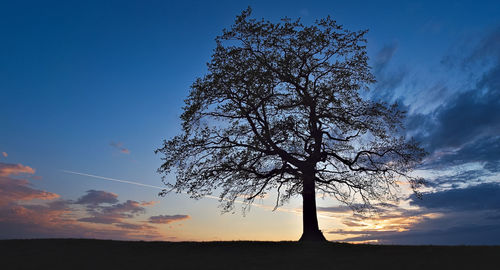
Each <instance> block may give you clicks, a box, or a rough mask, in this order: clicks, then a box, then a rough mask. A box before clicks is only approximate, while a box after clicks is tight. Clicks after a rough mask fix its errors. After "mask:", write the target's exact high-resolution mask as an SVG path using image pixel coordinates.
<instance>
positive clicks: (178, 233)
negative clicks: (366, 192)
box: [0, 1, 500, 245]
mask: <svg viewBox="0 0 500 270" xmlns="http://www.w3.org/2000/svg"><path fill="white" fill-rule="evenodd" d="M248 6H251V7H252V10H253V11H252V15H251V17H252V18H255V19H261V18H264V19H266V20H270V21H272V22H277V21H278V20H279V19H280V18H284V17H289V18H292V19H294V18H299V17H300V18H301V21H302V22H303V23H304V24H306V25H310V24H312V23H313V22H314V21H315V20H317V19H321V18H324V17H326V16H328V15H330V16H332V18H333V19H335V20H336V21H337V22H338V23H339V24H341V25H343V26H344V27H345V28H346V29H348V30H351V31H358V30H363V29H369V32H368V34H367V36H366V37H367V52H368V56H369V64H370V66H371V68H372V73H373V74H374V75H375V78H376V80H377V82H376V83H374V84H372V85H371V87H370V91H369V92H365V93H364V96H365V98H367V99H371V100H381V101H386V102H389V103H397V104H398V106H400V108H403V109H405V110H406V111H407V112H408V115H407V119H406V122H405V124H406V127H407V130H406V135H407V136H411V137H414V138H415V139H417V140H418V141H420V142H421V143H422V145H423V146H424V148H425V150H426V151H427V152H428V153H429V155H428V156H427V158H426V159H425V161H424V163H423V164H422V166H420V167H419V168H418V169H417V170H416V171H415V174H416V175H417V176H421V177H424V178H425V179H426V180H427V185H426V187H425V188H424V189H423V192H424V197H423V199H422V200H420V199H418V198H416V196H415V195H414V194H412V193H411V192H410V190H409V188H408V186H405V185H402V186H401V194H402V196H403V199H402V200H401V201H400V202H399V204H378V205H374V206H375V210H376V211H378V212H376V213H373V214H372V215H370V214H368V215H366V216H360V215H359V214H356V213H353V211H352V210H351V209H350V208H349V207H346V206H345V205H342V204H341V203H339V202H338V201H336V200H334V199H333V198H321V197H319V196H318V197H317V202H316V203H317V213H318V220H319V226H320V229H321V230H322V231H323V233H324V235H325V237H326V238H327V239H328V240H330V241H339V242H348V243H375V244H401V245H408V244H411V245H427V244H431V245H462V244H465V245H500V113H498V112H499V111H500V102H499V100H500V20H499V19H498V14H500V3H494V2H493V1H491V2H490V1H484V2H482V3H481V4H478V3H476V2H473V1H461V2H455V1H453V2H452V1H449V2H446V3H444V2H439V3H434V2H431V1H419V2H412V3H401V2H400V1H384V2H380V3H363V1H342V2H339V3H323V1H312V2H308V3H307V4H306V3H302V2H299V1H275V2H272V3H266V2H264V1H245V2H242V1H238V2H233V1H223V2H216V3H208V2H204V1H189V2H183V3H169V2H161V1H159V2H155V1H153V2H148V3H147V4H144V3H140V2H134V1H120V2H117V1H106V2H104V3H103V2H101V1H88V2H87V1H86V2H84V3H83V2H82V3H71V4H70V3H66V2H63V1H48V2H43V3H41V2H36V1H27V2H10V3H2V4H0V15H1V16H0V25H2V26H3V27H1V28H0V33H1V34H2V36H3V37H4V42H3V43H2V44H0V59H2V61H1V63H2V64H1V65H0V91H1V96H2V103H1V104H2V106H0V115H1V118H0V121H1V123H2V132H0V239H25V238H59V237H63V238H96V239H114V240H144V241H233V240H234V241H236V240H245V241H246V240H248V241H295V240H297V239H299V237H300V233H301V229H302V224H301V221H302V217H301V213H302V210H301V200H300V199H299V198H294V199H292V200H291V201H290V203H289V204H286V205H284V206H283V207H280V208H278V209H276V210H275V211H273V207H274V200H275V194H274V193H273V192H271V193H270V194H268V195H267V196H266V197H265V198H262V199H259V200H256V202H255V204H254V205H253V206H252V208H251V211H249V212H245V213H244V214H242V210H241V207H240V206H241V205H242V204H244V202H243V201H237V202H236V205H235V208H234V211H233V213H226V214H221V209H220V208H219V207H218V206H219V202H218V194H217V193H214V194H212V195H207V196H205V197H203V198H201V199H199V200H194V199H191V198H189V195H187V194H184V193H174V192H171V193H169V194H167V195H166V196H164V197H161V196H158V193H159V192H160V191H161V190H162V189H164V188H166V186H165V185H164V184H163V183H162V180H161V175H160V174H158V173H157V172H156V170H157V169H158V168H159V167H160V166H161V159H160V158H161V156H160V155H156V154H154V150H155V149H157V148H159V147H161V144H162V141H163V140H164V139H167V140H168V139H169V138H171V137H173V136H175V135H177V134H180V132H181V121H180V119H179V116H180V114H181V113H182V106H183V105H184V99H185V98H186V97H187V95H188V94H189V89H190V85H191V84H192V83H193V82H194V81H195V79H196V78H198V77H201V76H203V75H205V74H206V73H207V67H206V63H207V62H209V61H210V58H211V55H212V53H213V49H214V48H215V46H216V43H215V40H214V39H215V37H216V36H218V35H220V34H222V31H223V29H225V28H229V27H230V26H231V25H232V24H233V23H234V19H235V17H236V16H237V15H239V14H240V13H241V12H242V11H243V10H245V9H246V8H247V7H248ZM166 180H167V181H170V182H171V181H173V180H174V176H173V175H169V176H168V177H167V178H166Z"/></svg>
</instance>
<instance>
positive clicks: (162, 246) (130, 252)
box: [0, 239, 500, 270]
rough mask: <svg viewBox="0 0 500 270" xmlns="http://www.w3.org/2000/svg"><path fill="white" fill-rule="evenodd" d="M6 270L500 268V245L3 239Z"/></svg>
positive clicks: (0, 249)
mask: <svg viewBox="0 0 500 270" xmlns="http://www.w3.org/2000/svg"><path fill="white" fill-rule="evenodd" d="M0 269H2V270H3V269H5V270H7V269H71V270H72V269H146V270H150V269H302V270H309V269H420V270H428V269H500V246H490V247H488V246H486V247H481V246H382V245H351V244H340V243H323V244H302V243H297V242H179V243H175V242H132V241H108V240H86V239H40V240H1V241H0Z"/></svg>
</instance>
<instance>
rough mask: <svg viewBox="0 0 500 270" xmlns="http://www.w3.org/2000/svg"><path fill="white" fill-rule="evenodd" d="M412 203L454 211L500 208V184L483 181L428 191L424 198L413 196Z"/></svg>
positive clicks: (428, 207)
mask: <svg viewBox="0 0 500 270" xmlns="http://www.w3.org/2000/svg"><path fill="white" fill-rule="evenodd" d="M410 204H411V205H416V206H420V207H425V208H427V209H447V210H452V211H467V210H474V211H480V210H500V184H498V183H483V184H479V185H476V186H470V187H467V188H459V189H450V190H445V191H439V192H434V193H427V194H424V196H423V199H417V198H415V197H414V196H412V200H411V202H410Z"/></svg>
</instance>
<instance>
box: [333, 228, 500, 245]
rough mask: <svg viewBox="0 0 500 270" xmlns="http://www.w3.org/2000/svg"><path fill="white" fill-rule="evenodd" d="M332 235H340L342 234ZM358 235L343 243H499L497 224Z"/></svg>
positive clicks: (499, 231) (375, 232)
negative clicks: (372, 241) (371, 241)
mask: <svg viewBox="0 0 500 270" xmlns="http://www.w3.org/2000/svg"><path fill="white" fill-rule="evenodd" d="M334 233H336V234H342V232H334ZM350 234H351V233H350ZM358 234H362V235H361V236H354V237H348V238H345V239H344V240H343V241H346V242H349V241H370V240H376V241H378V243H380V244H398V245H498V243H499V242H500V226H498V224H495V225H474V224H471V225H466V226H455V227H450V228H445V229H434V230H425V231H413V230H412V231H406V232H397V231H366V232H360V233H358ZM345 235H347V234H345Z"/></svg>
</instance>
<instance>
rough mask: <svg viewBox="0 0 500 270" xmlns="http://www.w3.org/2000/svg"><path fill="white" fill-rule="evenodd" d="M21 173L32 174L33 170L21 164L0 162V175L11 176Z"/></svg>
mask: <svg viewBox="0 0 500 270" xmlns="http://www.w3.org/2000/svg"><path fill="white" fill-rule="evenodd" d="M4 153H5V152H4ZM21 173H28V174H34V173H35V170H34V169H33V168H31V167H29V166H24V165H22V164H7V163H0V176H11V175H18V174H21Z"/></svg>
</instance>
